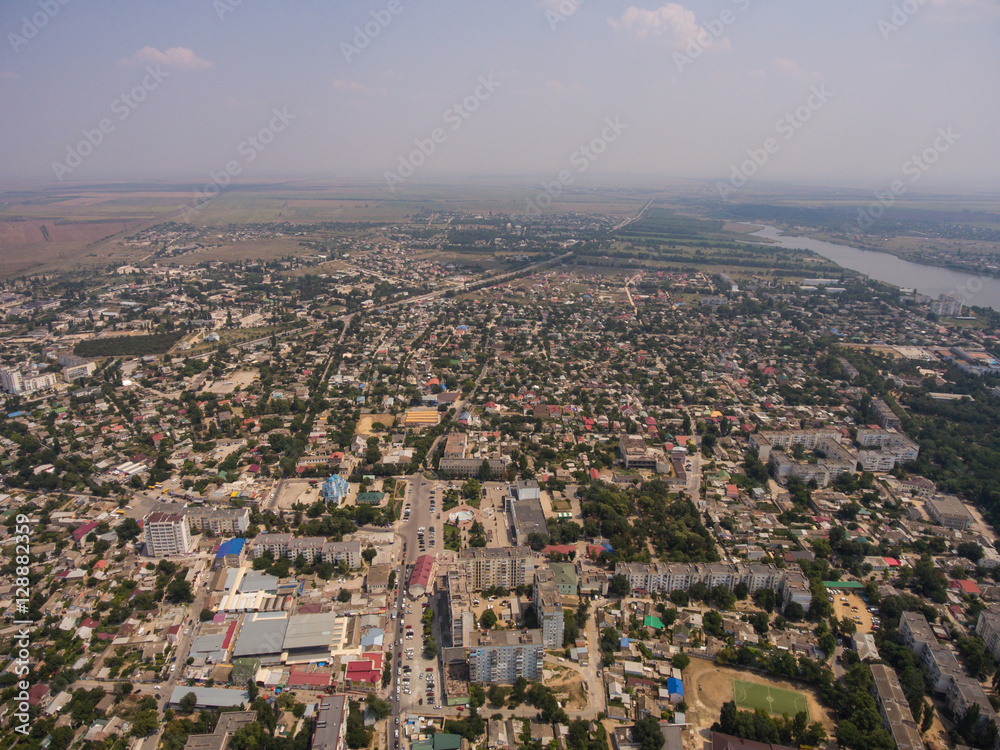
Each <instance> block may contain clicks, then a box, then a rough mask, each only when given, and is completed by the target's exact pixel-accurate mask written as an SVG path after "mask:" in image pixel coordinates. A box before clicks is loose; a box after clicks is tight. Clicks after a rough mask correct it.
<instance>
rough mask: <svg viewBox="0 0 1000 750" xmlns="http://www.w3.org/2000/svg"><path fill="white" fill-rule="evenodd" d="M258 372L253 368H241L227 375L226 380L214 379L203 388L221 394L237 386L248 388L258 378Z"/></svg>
mask: <svg viewBox="0 0 1000 750" xmlns="http://www.w3.org/2000/svg"><path fill="white" fill-rule="evenodd" d="M257 375H258V373H257V372H255V371H253V370H239V371H238V372H234V373H232V374H230V375H227V376H226V379H225V380H214V381H212V383H211V384H209V385H206V386H205V387H204V388H203V389H202V390H204V391H207V392H210V393H217V394H219V395H223V394H229V393H232V392H233V391H234V390H236V386H240V387H241V388H246V387H247V386H248V385H250V384H251V383H252V382H254V381H255V380H256V379H257Z"/></svg>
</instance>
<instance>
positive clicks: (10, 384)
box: [0, 368, 58, 394]
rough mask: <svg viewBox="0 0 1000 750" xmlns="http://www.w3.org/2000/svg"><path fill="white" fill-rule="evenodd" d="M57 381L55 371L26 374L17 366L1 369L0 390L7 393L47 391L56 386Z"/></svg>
mask: <svg viewBox="0 0 1000 750" xmlns="http://www.w3.org/2000/svg"><path fill="white" fill-rule="evenodd" d="M57 382H58V381H57V380H56V375H55V373H53V372H43V373H39V374H37V375H25V374H23V373H22V372H21V371H20V370H18V369H16V368H2V369H0V390H3V391H5V392H7V393H19V394H29V393H35V392H36V391H47V390H50V389H52V388H55V387H56V383H57Z"/></svg>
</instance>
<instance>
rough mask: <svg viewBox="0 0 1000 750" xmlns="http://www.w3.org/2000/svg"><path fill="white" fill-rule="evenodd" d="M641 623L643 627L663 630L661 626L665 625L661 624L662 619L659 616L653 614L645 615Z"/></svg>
mask: <svg viewBox="0 0 1000 750" xmlns="http://www.w3.org/2000/svg"><path fill="white" fill-rule="evenodd" d="M642 624H643V626H644V627H647V628H656V629H657V630H663V628H664V627H665V626H664V624H663V620H661V619H660V618H659V617H656V616H655V615H646V617H645V618H644V619H643V621H642Z"/></svg>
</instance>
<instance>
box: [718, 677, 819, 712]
mask: <svg viewBox="0 0 1000 750" xmlns="http://www.w3.org/2000/svg"><path fill="white" fill-rule="evenodd" d="M733 700H734V701H736V705H737V706H739V707H740V708H747V709H750V710H751V711H755V710H756V709H758V708H761V709H763V710H765V711H767V713H769V714H777V715H778V716H782V715H787V716H795V714H797V713H798V712H799V711H805V712H806V716H807V717H808V716H809V705H808V703H807V701H806V697H805V696H804V695H801V694H799V693H796V692H794V691H792V690H782V689H781V688H776V687H770V686H769V685H761V684H760V683H757V682H745V681H743V680H733Z"/></svg>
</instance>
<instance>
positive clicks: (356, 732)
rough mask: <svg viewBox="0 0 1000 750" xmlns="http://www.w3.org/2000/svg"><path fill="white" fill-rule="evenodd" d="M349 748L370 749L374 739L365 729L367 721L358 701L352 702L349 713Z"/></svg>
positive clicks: (356, 749) (357, 749) (347, 737)
mask: <svg viewBox="0 0 1000 750" xmlns="http://www.w3.org/2000/svg"><path fill="white" fill-rule="evenodd" d="M345 739H346V741H347V746H348V747H349V748H351V750H360V748H362V747H368V745H369V743H370V742H371V739H372V733H371V732H370V731H368V730H366V729H365V719H364V716H363V715H362V713H361V708H360V707H359V705H358V702H357V701H350V708H349V709H348V712H347V736H346V738H345Z"/></svg>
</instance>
